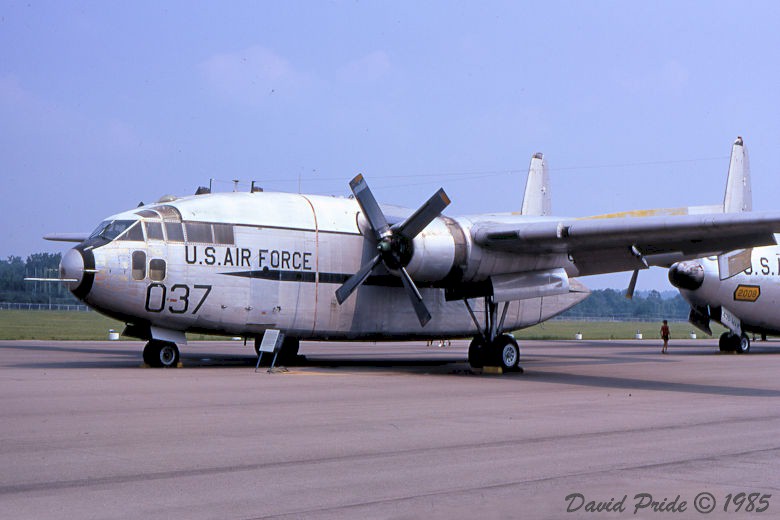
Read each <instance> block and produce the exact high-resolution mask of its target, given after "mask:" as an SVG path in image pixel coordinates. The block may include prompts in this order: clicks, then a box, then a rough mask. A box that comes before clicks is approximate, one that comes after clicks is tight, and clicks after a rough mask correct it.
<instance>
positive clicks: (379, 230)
mask: <svg viewBox="0 0 780 520" xmlns="http://www.w3.org/2000/svg"><path fill="white" fill-rule="evenodd" d="M349 187H350V188H351V189H352V193H354V194H355V199H356V200H357V202H358V204H359V205H360V209H362V210H363V214H364V215H365V217H366V220H368V223H369V224H370V225H371V228H372V229H373V230H374V236H375V237H376V239H377V240H381V239H382V237H383V236H384V235H385V234H387V232H388V230H389V229H390V226H389V225H388V223H387V219H386V218H385V214H384V213H382V210H381V209H380V208H379V204H378V203H377V201H376V199H375V198H374V194H373V193H371V189H370V188H369V187H368V183H367V182H366V180H365V179H364V178H363V175H362V174H358V175H357V176H356V177H355V178H354V179H352V180H351V181H350V182H349Z"/></svg>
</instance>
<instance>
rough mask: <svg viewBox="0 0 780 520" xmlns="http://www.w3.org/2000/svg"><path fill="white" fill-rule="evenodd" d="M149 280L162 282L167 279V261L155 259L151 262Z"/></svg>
mask: <svg viewBox="0 0 780 520" xmlns="http://www.w3.org/2000/svg"><path fill="white" fill-rule="evenodd" d="M149 278H151V279H152V280H153V281H155V282H162V281H163V280H164V279H165V260H163V259H162V258H153V259H152V260H150V261H149Z"/></svg>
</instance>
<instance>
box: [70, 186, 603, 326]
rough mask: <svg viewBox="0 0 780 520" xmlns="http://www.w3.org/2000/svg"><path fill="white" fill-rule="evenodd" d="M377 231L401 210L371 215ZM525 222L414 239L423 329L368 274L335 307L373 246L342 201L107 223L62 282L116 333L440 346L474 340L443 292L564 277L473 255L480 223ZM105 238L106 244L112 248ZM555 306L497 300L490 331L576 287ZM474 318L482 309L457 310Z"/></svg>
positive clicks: (221, 200)
mask: <svg viewBox="0 0 780 520" xmlns="http://www.w3.org/2000/svg"><path fill="white" fill-rule="evenodd" d="M383 209H384V211H385V212H386V213H387V215H388V218H389V219H394V220H400V219H402V218H404V217H406V216H407V215H408V214H410V213H411V211H410V210H407V209H403V208H395V207H389V206H383ZM520 219H525V221H528V219H529V217H522V216H519V215H515V214H501V215H499V214H496V215H480V216H479V217H478V218H469V217H464V218H457V219H451V218H448V217H443V216H441V217H438V218H436V219H435V220H434V221H433V222H432V223H431V224H430V225H429V226H428V227H427V228H425V230H424V231H423V232H422V233H420V235H419V236H417V237H416V238H415V239H414V257H413V259H412V261H411V262H410V263H409V265H408V266H407V270H408V271H409V273H410V275H411V276H412V277H413V278H414V280H415V282H417V284H418V286H419V287H420V292H421V294H422V296H423V299H424V301H425V304H426V305H427V306H428V308H429V309H430V312H431V315H432V319H431V321H430V322H429V323H428V324H427V325H425V326H424V327H423V326H421V325H420V323H419V320H418V318H417V316H416V315H415V313H414V310H413V308H412V307H411V306H410V305H409V302H408V297H407V295H406V294H405V292H404V290H403V288H402V285H401V282H400V279H399V278H398V277H397V276H396V275H395V274H393V273H392V272H386V273H384V274H383V275H372V276H371V277H369V279H368V280H367V281H366V283H365V284H364V285H363V286H362V287H361V288H360V289H359V290H358V291H357V292H356V293H355V295H353V296H352V297H351V298H349V299H348V300H346V301H345V302H344V303H343V304H341V305H339V304H338V302H337V301H336V297H335V291H336V289H337V288H338V287H339V286H340V285H341V284H342V283H344V281H345V280H346V279H347V278H348V277H349V276H350V275H352V274H353V273H355V272H356V271H357V270H358V269H359V268H360V266H361V264H362V263H364V262H365V261H366V260H367V259H369V258H371V257H372V256H373V255H374V254H376V251H375V247H376V242H375V241H374V240H373V239H372V238H366V236H365V235H367V233H366V223H365V221H364V220H363V218H362V215H361V213H360V207H359V206H358V204H357V203H356V202H355V201H354V200H352V199H346V198H337V197H324V196H310V195H298V194H286V193H263V192H259V193H219V194H208V195H198V196H192V197H186V198H181V199H174V200H170V201H167V202H160V203H157V204H153V205H147V206H144V207H141V208H136V209H134V210H131V211H128V212H124V213H120V214H118V215H114V216H112V217H109V218H108V219H106V224H105V225H104V227H106V226H108V225H109V224H111V223H119V224H114V227H115V228H116V227H117V226H119V225H120V224H121V226H120V227H124V228H126V230H125V231H123V232H121V233H118V234H116V230H114V231H113V232H112V231H111V229H108V228H107V229H106V231H104V232H103V233H102V234H101V233H100V229H98V230H97V231H96V233H95V234H93V236H92V237H91V238H90V239H89V240H87V241H86V242H84V243H82V244H80V245H79V246H77V247H76V248H74V249H73V250H71V251H69V252H68V253H66V255H65V257H64V258H63V262H62V266H61V271H62V272H61V274H62V277H63V278H70V279H75V280H76V281H75V282H71V283H70V288H71V290H72V291H73V292H74V294H76V296H78V297H79V298H81V299H82V300H83V301H85V302H86V303H87V304H89V305H90V306H92V307H93V308H95V309H97V310H98V311H100V312H102V313H104V314H107V315H109V316H112V317H115V318H117V319H120V320H123V321H125V322H127V323H128V324H134V325H142V326H148V327H157V328H160V329H166V330H172V331H181V332H205V333H214V334H229V335H241V336H258V335H260V334H262V332H263V331H265V330H266V329H280V330H282V331H284V332H285V334H287V335H288V336H291V337H297V338H301V339H322V340H327V339H357V338H360V339H376V340H381V339H385V340H387V339H412V338H449V337H465V336H474V335H477V334H479V330H478V329H477V326H476V325H475V324H474V322H473V320H472V319H471V317H470V315H469V312H468V310H467V306H466V304H465V303H464V301H463V300H462V299H461V300H454V301H447V299H446V298H445V288H446V287H457V286H460V285H464V286H466V285H469V284H478V283H480V282H483V281H485V280H487V279H488V278H489V277H490V276H494V275H501V274H507V273H518V272H534V271H539V270H544V269H549V268H557V267H560V266H562V265H563V266H565V270H566V272H567V274H568V275H570V276H573V275H576V274H578V272H577V268H576V267H575V266H574V264H572V263H571V262H569V261H568V260H567V258H566V255H562V254H560V253H551V254H546V255H545V254H541V255H540V254H534V255H522V254H512V253H502V252H496V251H488V250H485V249H484V248H481V247H480V246H478V245H477V244H475V243H474V241H473V240H472V237H471V233H470V230H471V227H472V226H473V225H475V224H477V223H479V222H486V221H489V222H507V223H511V222H516V221H518V220H520ZM114 234H116V236H113V235H114ZM570 283H571V284H572V286H573V287H575V288H576V290H573V291H571V292H568V293H566V294H558V295H552V296H544V297H534V298H527V299H522V300H517V301H511V302H508V304H507V306H506V310H505V311H504V309H503V308H502V309H501V311H500V317H502V322H501V327H500V329H501V330H515V329H519V328H523V327H528V326H531V325H534V324H537V323H540V322H542V321H544V320H546V319H549V318H551V317H552V316H555V315H557V314H559V313H561V312H563V311H564V310H566V309H568V308H569V307H571V306H572V305H574V304H576V303H578V302H579V301H581V300H582V299H584V298H585V297H586V296H587V294H588V292H587V289H585V288H584V287H583V286H582V285H581V284H579V283H578V282H577V281H576V280H570ZM469 302H470V303H471V304H472V307H473V309H474V311H475V314H476V315H477V317H478V318H481V313H482V312H483V311H484V304H483V301H482V299H481V298H474V299H471V300H469Z"/></svg>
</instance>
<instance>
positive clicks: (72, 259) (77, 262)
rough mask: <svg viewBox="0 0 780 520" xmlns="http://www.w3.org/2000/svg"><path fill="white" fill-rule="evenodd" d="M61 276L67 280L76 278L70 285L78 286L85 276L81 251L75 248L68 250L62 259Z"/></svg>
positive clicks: (72, 286) (70, 286)
mask: <svg viewBox="0 0 780 520" xmlns="http://www.w3.org/2000/svg"><path fill="white" fill-rule="evenodd" d="M60 278H64V279H66V280H75V281H73V282H68V287H69V288H71V289H73V288H75V287H78V285H79V284H80V283H81V281H82V279H83V278H84V258H83V257H82V256H81V253H80V252H79V251H77V250H75V249H70V250H68V252H67V253H65V255H63V257H62V260H60Z"/></svg>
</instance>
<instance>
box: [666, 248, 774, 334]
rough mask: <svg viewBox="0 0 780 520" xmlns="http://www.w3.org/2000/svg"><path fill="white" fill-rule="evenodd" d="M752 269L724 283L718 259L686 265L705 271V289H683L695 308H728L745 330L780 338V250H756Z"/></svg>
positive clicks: (753, 252) (701, 287) (715, 313)
mask: <svg viewBox="0 0 780 520" xmlns="http://www.w3.org/2000/svg"><path fill="white" fill-rule="evenodd" d="M750 263H751V267H750V268H749V269H748V270H747V271H744V272H742V273H740V274H737V275H736V276H733V277H731V278H728V279H725V280H721V279H720V277H719V275H718V261H717V258H716V257H709V258H700V259H697V260H690V261H688V262H686V263H685V264H686V266H687V267H689V268H690V267H691V266H693V267H695V266H696V265H698V266H700V268H701V276H702V281H701V286H700V287H698V288H695V289H684V288H683V289H680V294H681V295H682V296H683V298H685V300H687V301H688V303H690V304H691V305H692V306H693V307H696V308H705V307H709V308H710V309H712V310H715V312H711V314H713V315H714V316H717V315H718V312H717V309H721V308H726V309H728V310H729V311H730V312H731V313H732V314H734V315H735V316H736V317H737V318H739V319H740V320H741V325H742V328H743V330H746V331H753V332H763V333H768V334H780V312H779V310H780V246H767V247H757V248H754V249H753V251H752V254H751V262H750Z"/></svg>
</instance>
